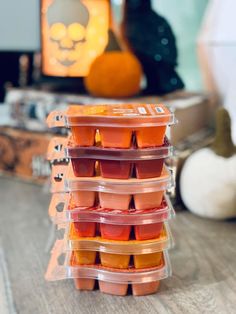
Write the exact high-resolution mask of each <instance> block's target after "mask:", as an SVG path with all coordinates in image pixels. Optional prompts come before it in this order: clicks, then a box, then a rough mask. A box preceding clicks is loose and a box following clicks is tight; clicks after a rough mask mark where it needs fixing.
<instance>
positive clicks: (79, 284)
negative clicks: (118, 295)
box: [74, 278, 95, 291]
mask: <svg viewBox="0 0 236 314" xmlns="http://www.w3.org/2000/svg"><path fill="white" fill-rule="evenodd" d="M74 284H75V288H76V289H78V290H88V291H91V290H93V289H94V286H95V279H86V278H77V279H74Z"/></svg>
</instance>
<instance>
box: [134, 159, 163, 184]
mask: <svg viewBox="0 0 236 314" xmlns="http://www.w3.org/2000/svg"><path fill="white" fill-rule="evenodd" d="M163 164H164V158H161V159H155V160H140V161H136V162H135V168H136V177H137V178H138V179H148V178H155V177H160V175H161V172H162V169H163Z"/></svg>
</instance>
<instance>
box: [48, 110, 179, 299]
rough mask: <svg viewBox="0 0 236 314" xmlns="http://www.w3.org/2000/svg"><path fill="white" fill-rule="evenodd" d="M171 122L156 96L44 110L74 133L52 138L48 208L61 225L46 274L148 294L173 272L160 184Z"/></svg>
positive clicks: (81, 285) (167, 178)
mask: <svg viewBox="0 0 236 314" xmlns="http://www.w3.org/2000/svg"><path fill="white" fill-rule="evenodd" d="M174 122H175V119H174V115H173V113H171V112H170V111H169V110H168V109H167V108H166V107H164V106H163V105H154V104H145V105H139V104H124V105H97V106H88V105H86V106H70V107H69V108H68V110H67V111H66V112H52V113H51V114H50V115H49V117H48V125H49V126H50V127H68V128H70V130H71V135H70V136H69V137H68V138H67V139H64V138H54V139H53V140H52V141H51V143H50V145H49V151H48V158H49V159H50V160H51V161H52V162H53V166H52V200H51V204H50V207H49V215H50V217H51V219H52V221H53V222H54V223H55V224H57V225H58V228H59V229H63V230H65V233H64V238H63V239H61V240H57V241H56V243H55V246H54V248H53V250H52V253H51V259H50V262H49V266H48V270H47V273H46V279H48V280H60V279H66V278H73V279H74V282H75V286H76V288H77V289H80V290H93V289H95V288H96V287H97V288H99V289H100V291H102V292H104V293H109V294H114V295H126V294H127V292H128V287H130V289H132V290H131V291H132V293H133V295H146V294H151V293H154V292H156V291H157V290H158V287H159V284H160V281H161V280H163V279H165V278H167V277H168V276H170V274H171V266H170V262H169V256H168V249H170V248H171V246H172V245H173V241H172V237H171V233H170V229H169V225H168V220H169V219H170V218H171V217H173V215H174V211H173V208H172V206H171V203H170V201H169V199H168V197H167V196H166V194H165V192H166V190H167V189H169V188H171V187H172V186H173V180H172V177H171V173H170V172H169V170H168V169H167V168H166V166H165V159H166V158H169V157H170V156H171V154H172V146H171V145H170V143H169V142H168V140H167V138H166V137H165V133H166V128H167V126H168V125H171V124H173V123H174ZM65 160H69V162H68V163H65V162H64V163H63V162H61V161H65ZM55 161H56V162H55ZM131 291H130V292H131Z"/></svg>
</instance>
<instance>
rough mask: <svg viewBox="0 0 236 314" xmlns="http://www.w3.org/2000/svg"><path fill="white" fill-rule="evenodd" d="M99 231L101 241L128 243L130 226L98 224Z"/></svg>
mask: <svg viewBox="0 0 236 314" xmlns="http://www.w3.org/2000/svg"><path fill="white" fill-rule="evenodd" d="M100 230H101V236H102V238H103V239H108V240H123V241H128V240H129V236H130V231H131V226H119V225H117V226H116V225H109V224H100Z"/></svg>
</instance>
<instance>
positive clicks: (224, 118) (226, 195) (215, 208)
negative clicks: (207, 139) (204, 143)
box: [180, 108, 236, 219]
mask: <svg viewBox="0 0 236 314" xmlns="http://www.w3.org/2000/svg"><path fill="white" fill-rule="evenodd" d="M180 192H181V195H182V198H183V201H184V203H185V205H186V206H187V208H188V209H189V210H190V211H192V212H193V213H195V214H197V215H199V216H202V217H207V218H213V219H228V218H235V217H236V147H235V146H234V144H233V142H232V137H231V121H230V116H229V113H228V112H227V110H226V109H224V108H220V109H219V110H218V112H217V117H216V135H215V139H214V141H213V143H212V145H211V146H210V147H208V148H202V149H199V150H197V151H196V152H194V153H193V154H192V155H191V156H190V157H189V158H188V159H187V161H186V162H185V164H184V166H183V169H182V171H181V175H180Z"/></svg>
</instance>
